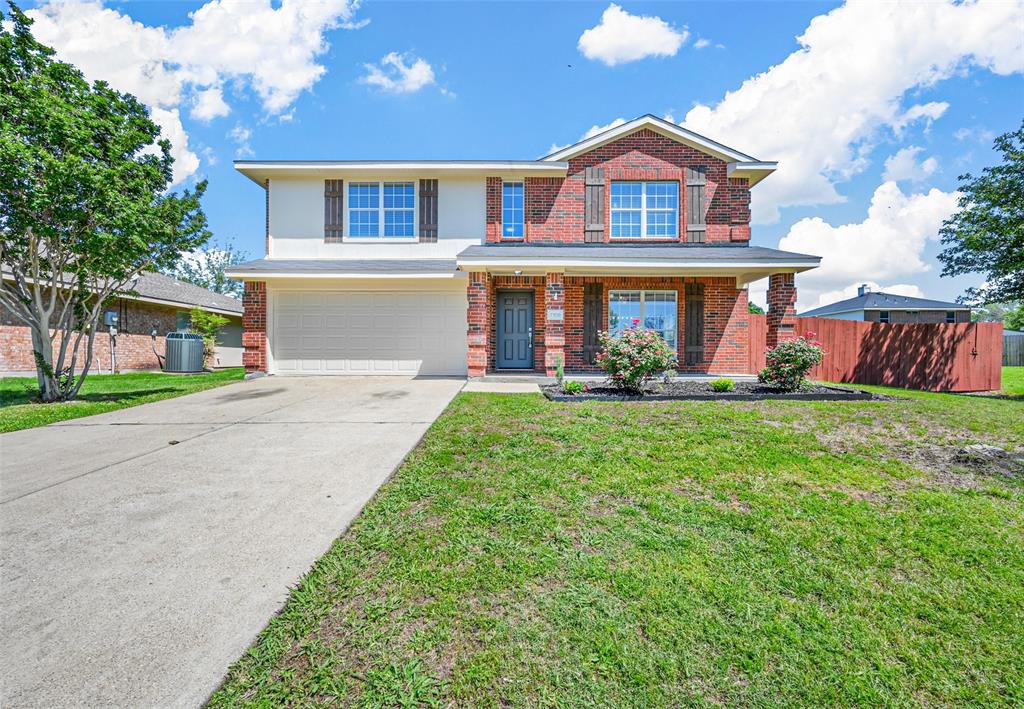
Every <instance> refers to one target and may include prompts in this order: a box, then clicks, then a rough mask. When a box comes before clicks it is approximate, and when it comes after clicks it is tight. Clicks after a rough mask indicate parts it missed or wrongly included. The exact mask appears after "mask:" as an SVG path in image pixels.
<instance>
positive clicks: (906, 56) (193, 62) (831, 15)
mask: <svg viewBox="0 0 1024 709" xmlns="http://www.w3.org/2000/svg"><path fill="white" fill-rule="evenodd" d="M36 10H37V11H36V12H35V13H33V14H34V15H35V16H36V17H37V18H39V22H38V24H37V35H38V36H39V37H40V39H42V40H43V41H46V42H47V43H50V44H52V45H53V46H55V47H56V48H57V50H58V53H59V54H60V55H61V56H62V57H64V58H66V59H68V60H70V61H73V62H74V63H76V64H77V65H78V66H80V67H81V68H82V69H83V70H84V71H85V72H86V74H87V75H88V76H90V77H91V78H107V79H109V80H110V81H111V82H112V83H113V84H114V85H115V86H117V87H118V88H121V89H123V90H128V91H132V92H133V93H136V94H137V95H139V96H140V98H142V99H143V100H144V101H146V102H147V103H148V104H149V105H151V106H153V107H155V109H156V110H155V112H154V115H155V116H156V117H158V119H159V120H160V122H161V124H162V125H164V126H165V128H166V129H167V132H168V134H169V135H171V137H172V139H174V140H175V149H176V154H178V155H179V156H180V160H179V167H180V170H179V172H180V173H181V174H180V177H181V178H182V180H181V184H182V185H188V184H191V183H193V182H194V181H195V180H196V179H201V178H206V179H208V180H209V183H210V185H209V191H208V193H207V197H206V200H205V205H204V206H205V209H206V212H207V214H208V216H209V219H210V223H211V226H212V229H213V231H214V233H215V235H216V238H217V239H218V240H225V239H231V240H233V241H234V242H235V244H236V245H237V246H239V247H241V248H243V249H245V250H247V251H248V252H249V253H250V255H252V256H254V257H258V256H262V250H263V195H262V191H261V190H260V189H259V188H258V187H257V186H256V185H253V184H252V183H251V182H249V181H248V180H246V179H245V178H243V177H242V176H241V175H239V174H237V173H236V172H235V171H234V170H233V168H232V165H231V162H232V160H234V159H235V158H236V157H258V158H267V159H271V158H289V159H299V158H318V159H327V158H335V159H366V158H381V159H389V158H424V159H426V158H534V157H539V156H541V155H543V154H545V153H547V152H548V151H549V150H550V148H551V147H552V145H565V144H569V143H572V142H575V141H576V140H578V139H580V138H581V137H582V136H583V135H584V134H585V133H586V132H587V131H588V130H590V129H592V128H595V127H601V126H605V125H608V124H611V123H612V122H613V121H615V120H617V119H623V118H626V119H628V118H632V117H635V116H637V115H640V114H643V113H653V114H656V115H659V116H669V117H671V119H672V120H675V121H676V122H679V123H682V124H684V125H686V126H687V127H689V128H691V129H694V130H697V131H698V132H701V133H704V134H705V135H708V136H709V137H712V138H714V139H716V140H718V141H721V142H723V143H725V144H727V145H731V146H733V147H735V148H737V149H739V150H742V151H744V152H748V153H751V154H754V155H755V156H757V157H759V158H762V159H767V160H773V159H774V160H779V161H780V171H779V173H777V174H776V175H773V176H772V177H770V178H769V179H768V180H766V181H765V182H764V183H762V184H761V185H759V186H757V187H756V188H755V189H754V192H753V202H754V208H755V224H754V230H753V233H754V243H755V244H759V245H764V246H771V247H779V246H780V243H781V247H782V248H790V249H791V250H797V251H809V252H812V253H819V254H821V255H823V256H824V257H825V263H826V264H828V267H827V268H825V267H823V269H822V272H821V273H820V274H816V275H815V276H813V277H811V276H808V277H806V278H802V279H801V281H798V286H800V287H801V293H802V295H801V305H802V306H803V307H811V306H814V305H816V304H817V303H818V302H819V301H820V300H822V299H825V300H835V299H836V298H838V297H840V296H841V295H844V292H848V291H849V289H850V288H851V287H852V286H854V285H855V284H856V282H858V281H860V280H866V281H872V282H876V283H878V284H880V285H882V286H887V287H889V286H892V287H896V288H897V290H901V291H902V292H907V293H910V294H914V293H916V294H921V295H925V296H928V297H936V298H950V299H952V298H954V297H955V296H957V295H959V294H960V293H961V292H962V289H963V288H964V287H965V286H967V285H972V284H975V283H977V282H978V280H979V279H977V278H961V279H957V280H950V279H940V278H939V276H938V274H939V271H941V265H940V264H939V263H938V262H937V261H936V259H935V254H936V253H937V252H938V250H939V247H938V244H937V243H936V241H935V240H934V236H935V231H936V230H937V228H938V225H939V224H941V221H942V219H943V218H945V216H947V215H948V213H949V212H950V211H951V209H952V208H953V205H954V204H955V197H956V196H955V194H954V192H955V189H956V184H957V183H956V177H957V175H958V174H960V173H962V172H965V171H972V172H977V171H978V170H979V169H980V168H981V167H983V166H985V165H987V164H990V163H991V162H992V161H993V160H994V158H995V155H994V153H993V152H992V150H991V139H992V137H993V136H994V135H995V134H997V133H1000V132H1005V131H1008V130H1012V129H1015V128H1016V127H1018V126H1019V125H1020V122H1021V119H1022V117H1024V110H1022V109H1024V98H1022V97H1024V79H1022V73H1021V72H1022V70H1024V66H1022V64H1024V49H1022V47H1021V37H1022V36H1024V19H1022V18H1024V10H1022V6H1021V4H1020V3H1019V2H990V3H983V4H981V5H974V4H969V5H962V6H953V5H949V4H944V3H940V2H934V3H919V4H916V5H903V6H899V7H894V6H889V5H884V6H883V5H878V4H875V5H873V6H872V5H870V4H864V3H852V4H850V5H848V6H842V5H840V4H836V3H812V2H802V3H770V2H756V3H728V4H721V3H622V4H621V7H620V6H617V5H612V4H610V3H608V2H599V3H588V2H574V3H544V4H542V3H498V2H491V3H473V2H446V3H426V2H422V3H406V2H387V3H373V2H366V3H362V4H360V5H358V6H353V5H351V4H346V3H344V2H339V3H330V2H322V3H305V4H304V5H298V6H296V5H288V4H284V5H282V4H281V3H278V2H275V3H273V4H271V3H269V2H250V3H245V4H243V5H240V6H228V5H224V6H222V5H220V4H219V3H217V2H216V0H214V2H210V3H184V2H145V3H135V2H120V3H115V2H110V3H106V5H101V4H99V3H85V4H81V3H77V4H72V5H70V6H69V5H56V6H52V5H47V4H43V5H41V6H37V8H36ZM193 13H194V14H193ZM808 28H811V30H810V31H808ZM588 30H590V31H591V32H590V33H589V34H588V35H586V36H585V35H584V33H586V32H587V31H588ZM798 37H802V39H800V40H798ZM952 37H955V39H952ZM392 53H395V54H396V55H397V57H396V58H395V59H394V60H393V61H391V62H390V63H388V62H386V61H384V62H382V60H383V59H384V58H385V57H386V56H387V55H389V54H392ZM367 65H371V66H372V67H375V68H373V69H371V68H369V67H367ZM403 72H404V73H403ZM375 77H376V78H375ZM745 82H746V83H745ZM727 97H728V98H727ZM901 151H902V152H901ZM887 160H888V161H889V168H888V169H887V166H886V162H887ZM872 204H874V208H873V210H872ZM869 210H871V211H869ZM758 291H759V289H757V288H754V289H752V297H753V298H754V299H755V300H758V299H760V295H759V292H758Z"/></svg>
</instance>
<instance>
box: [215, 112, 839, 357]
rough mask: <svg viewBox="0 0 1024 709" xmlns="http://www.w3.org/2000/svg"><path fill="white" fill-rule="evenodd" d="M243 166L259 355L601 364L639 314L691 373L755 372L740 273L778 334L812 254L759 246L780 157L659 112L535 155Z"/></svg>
mask: <svg viewBox="0 0 1024 709" xmlns="http://www.w3.org/2000/svg"><path fill="white" fill-rule="evenodd" d="M235 167H236V169H237V170H239V171H240V172H241V173H242V174H243V175H245V176H246V177H248V178H249V179H251V180H252V181H253V182H255V183H256V184H258V185H260V186H261V187H263V189H264V190H265V192H266V213H267V231H266V246H267V255H266V258H264V259H260V260H257V261H252V262H249V263H246V264H242V265H239V266H234V267H232V268H230V269H229V270H228V274H229V275H231V276H232V277H234V278H239V279H242V280H244V281H245V297H244V302H245V333H244V336H243V342H244V346H245V352H244V361H245V365H246V368H247V369H249V370H252V371H265V372H269V373H272V374H275V373H276V374H404V375H410V374H421V375H457V376H466V375H469V376H480V375H483V374H486V373H488V372H538V373H547V374H548V375H551V374H553V373H554V372H555V369H556V367H557V365H558V363H559V362H563V363H564V365H565V368H566V369H567V370H569V371H595V370H596V369H597V368H596V366H595V357H596V355H597V353H598V351H599V344H598V332H599V331H601V330H612V331H619V330H621V329H623V328H625V327H627V326H629V325H631V324H632V323H633V322H634V321H639V322H640V323H641V324H643V325H644V326H646V327H649V328H653V329H656V330H657V331H659V332H660V333H661V334H662V335H663V336H664V337H665V339H666V340H667V341H668V342H669V343H670V344H671V345H672V347H673V348H674V349H675V350H676V351H677V352H678V356H679V363H680V364H679V369H680V370H681V371H687V372H714V373H745V372H748V371H750V366H751V365H750V337H749V319H748V313H747V286H748V284H750V283H751V282H752V281H756V280H758V279H761V278H765V277H768V278H769V279H770V282H769V288H768V302H769V305H770V311H769V313H768V316H767V327H768V335H767V340H768V343H769V344H774V343H775V342H777V341H778V340H780V339H785V338H787V337H792V336H793V335H794V332H793V329H794V324H795V321H794V318H795V307H794V306H795V302H796V289H795V286H794V281H793V277H794V274H795V273H798V272H801V271H806V270H808V269H811V268H814V267H815V266H817V265H818V263H819V261H820V259H819V258H818V257H817V256H807V255H804V254H795V253H787V252H783V251H776V250H773V249H767V248H763V247H755V246H750V245H749V242H750V189H751V187H753V186H754V185H756V184H757V183H758V182H760V181H761V180H762V179H764V178H766V177H768V176H769V175H770V174H771V173H772V172H773V171H774V170H775V167H776V164H775V163H773V162H763V161H761V160H757V159H755V158H753V157H751V156H749V155H746V154H744V153H741V152H739V151H737V150H734V149H733V148H729V147H726V146H724V145H722V144H720V143H717V142H715V141H713V140H710V139H708V138H705V137H703V136H700V135H697V134H696V133H693V132H691V131H688V130H686V129H684V128H680V127H679V126H677V125H674V124H672V123H669V122H666V121H663V120H661V119H659V118H656V117H654V116H643V117H641V118H637V119H635V120H633V121H630V122H628V123H625V124H623V125H621V126H618V127H616V128H612V129H610V130H607V131H605V132H603V133H600V134H598V135H595V136H593V137H591V138H588V139H586V140H584V141H581V142H580V143H577V144H575V145H572V146H569V147H567V148H563V149H561V150H559V151H557V152H555V153H553V154H551V155H548V156H547V157H545V158H542V159H540V160H523V161H515V160H494V161H486V160H450V161H449V160H440V161H324V160H308V161H302V160H298V161H291V160H283V161H260V160H243V161H237V162H236V163H235Z"/></svg>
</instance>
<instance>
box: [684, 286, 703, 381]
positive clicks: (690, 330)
mask: <svg viewBox="0 0 1024 709" xmlns="http://www.w3.org/2000/svg"><path fill="white" fill-rule="evenodd" d="M684 317H685V319H686V327H685V339H684V341H683V342H684V350H683V352H684V355H685V363H686V364H687V365H689V366H693V365H695V364H700V363H701V362H703V361H704V284H703V283H687V284H686V307H685V310H684Z"/></svg>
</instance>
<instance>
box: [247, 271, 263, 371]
mask: <svg viewBox="0 0 1024 709" xmlns="http://www.w3.org/2000/svg"><path fill="white" fill-rule="evenodd" d="M242 305H243V307H244V308H245V313H244V315H243V316H242V348H243V350H242V365H243V366H244V367H245V371H247V372H266V371H267V284H266V283H264V282H263V281H246V282H245V293H244V294H243V295H242Z"/></svg>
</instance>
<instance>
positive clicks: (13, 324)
mask: <svg viewBox="0 0 1024 709" xmlns="http://www.w3.org/2000/svg"><path fill="white" fill-rule="evenodd" d="M107 310H114V311H117V313H118V315H119V318H120V324H119V326H118V336H117V341H116V342H117V345H116V348H117V368H118V370H121V371H127V370H133V369H138V370H148V369H160V362H159V360H158V359H157V357H156V354H154V352H153V350H154V347H155V349H156V351H157V352H159V353H160V355H161V356H162V355H163V354H164V351H165V350H164V336H165V335H166V334H167V333H168V332H173V331H174V330H176V329H177V316H178V313H179V312H187V308H174V307H168V306H165V305H156V304H153V303H143V302H139V301H135V300H129V299H127V298H124V299H119V300H117V301H115V302H114V303H113V304H112V305H110V306H109V307H108V308H107ZM153 330H156V332H157V336H156V339H155V340H154V339H153V337H152V332H153ZM111 344H112V343H111V341H110V329H109V328H108V327H107V326H106V325H103V324H102V323H101V324H100V326H99V332H97V334H96V340H95V343H94V345H93V366H92V371H93V372H109V371H110V366H111V357H110V355H111ZM59 346H60V340H59V339H58V340H57V341H56V342H55V343H54V355H55V356H56V352H57V348H59ZM68 357H69V358H70V353H68ZM84 358H85V346H84V339H83V344H82V346H81V347H80V349H79V354H78V363H79V365H81V363H82V361H83V360H84ZM68 364H70V361H69V362H68ZM35 368H36V364H35V356H34V355H33V350H32V332H31V330H30V329H29V328H28V326H27V325H25V324H24V323H23V322H22V321H21V320H18V319H16V318H14V316H12V315H11V313H10V312H9V311H8V310H7V309H6V308H0V372H31V371H35Z"/></svg>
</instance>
